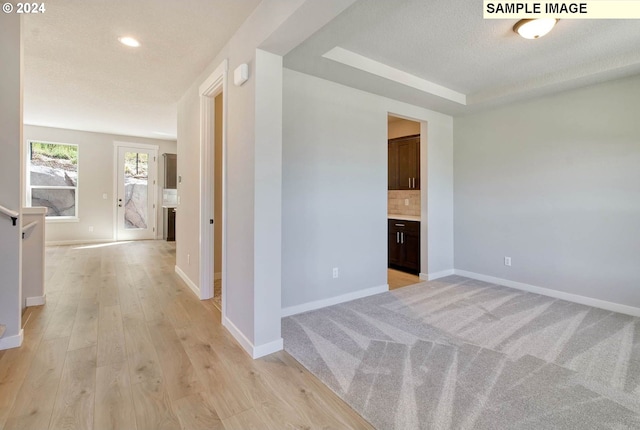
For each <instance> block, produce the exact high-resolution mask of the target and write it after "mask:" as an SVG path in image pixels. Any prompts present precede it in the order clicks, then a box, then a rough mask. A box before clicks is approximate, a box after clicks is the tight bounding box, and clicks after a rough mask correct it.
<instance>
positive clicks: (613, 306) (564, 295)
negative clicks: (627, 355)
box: [454, 269, 640, 317]
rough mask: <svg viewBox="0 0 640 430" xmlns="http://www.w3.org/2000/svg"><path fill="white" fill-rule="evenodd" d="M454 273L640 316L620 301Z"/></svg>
mask: <svg viewBox="0 0 640 430" xmlns="http://www.w3.org/2000/svg"><path fill="white" fill-rule="evenodd" d="M454 272H455V274H456V275H460V276H465V277H467V278H472V279H477V280H479V281H485V282H490V283H492V284H498V285H504V286H505V287H509V288H515V289H516V290H521V291H527V292H529V293H536V294H540V295H543V296H547V297H553V298H555V299H562V300H566V301H568V302H573V303H579V304H581V305H587V306H593V307H594V308H600V309H605V310H607V311H611V312H618V313H621V314H626V315H631V316H634V317H640V308H636V307H633V306H627V305H623V304H620V303H613V302H608V301H606V300H600V299H594V298H593V297H586V296H580V295H578V294H572V293H565V292H564V291H558V290H552V289H550V288H544V287H537V286H535V285H529V284H525V283H523V282H516V281H510V280H508V279H502V278H496V277H493V276H488V275H482V274H480V273H474V272H467V271H466V270H458V269H455V270H454Z"/></svg>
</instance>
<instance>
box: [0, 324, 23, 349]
mask: <svg viewBox="0 0 640 430" xmlns="http://www.w3.org/2000/svg"><path fill="white" fill-rule="evenodd" d="M23 340H24V330H22V329H20V333H18V334H16V335H13V336H9V337H3V338H2V339H0V351H2V350H5V349H11V348H18V347H19V346H21V345H22V341H23Z"/></svg>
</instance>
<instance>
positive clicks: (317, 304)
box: [282, 284, 389, 318]
mask: <svg viewBox="0 0 640 430" xmlns="http://www.w3.org/2000/svg"><path fill="white" fill-rule="evenodd" d="M387 291H389V284H384V285H380V286H377V287H371V288H366V289H364V290H359V291H354V292H353V293H347V294H343V295H341V296H336V297H330V298H328V299H322V300H316V301H313V302H307V303H303V304H301V305H295V306H289V307H287V308H283V309H282V317H283V318H284V317H288V316H291V315H296V314H301V313H303V312H308V311H313V310H316V309H320V308H325V307H327V306H333V305H337V304H338V303H344V302H350V301H351V300H356V299H361V298H363V297H368V296H373V295H374V294H380V293H386V292H387Z"/></svg>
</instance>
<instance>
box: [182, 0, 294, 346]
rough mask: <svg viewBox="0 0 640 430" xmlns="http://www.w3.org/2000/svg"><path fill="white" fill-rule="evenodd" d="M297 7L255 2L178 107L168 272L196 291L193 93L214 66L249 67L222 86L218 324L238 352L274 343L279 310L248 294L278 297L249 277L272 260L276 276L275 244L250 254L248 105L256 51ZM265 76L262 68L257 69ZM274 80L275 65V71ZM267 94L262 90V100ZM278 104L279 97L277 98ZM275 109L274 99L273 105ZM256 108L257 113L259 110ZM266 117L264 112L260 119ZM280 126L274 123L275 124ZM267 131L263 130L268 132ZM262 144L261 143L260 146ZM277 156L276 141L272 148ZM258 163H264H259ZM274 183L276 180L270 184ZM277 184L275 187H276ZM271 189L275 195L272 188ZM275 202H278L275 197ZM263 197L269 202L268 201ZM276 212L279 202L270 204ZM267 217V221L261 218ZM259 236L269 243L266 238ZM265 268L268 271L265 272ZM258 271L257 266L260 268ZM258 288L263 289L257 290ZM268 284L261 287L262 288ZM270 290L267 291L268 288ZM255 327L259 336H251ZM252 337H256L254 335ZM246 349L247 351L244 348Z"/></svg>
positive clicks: (251, 120) (253, 214) (252, 111)
mask: <svg viewBox="0 0 640 430" xmlns="http://www.w3.org/2000/svg"><path fill="white" fill-rule="evenodd" d="M302 3H304V1H302V0H296V1H282V0H280V1H276V0H269V1H263V2H262V3H261V4H260V5H258V7H257V8H256V10H255V11H254V12H253V14H252V15H251V16H250V17H249V18H248V19H247V21H246V22H245V23H244V24H243V25H242V26H241V28H240V29H239V30H238V32H236V34H235V35H234V36H233V37H232V38H231V39H230V41H229V42H228V43H227V45H226V46H225V47H224V48H223V49H222V51H221V52H220V53H218V55H217V56H216V58H215V59H214V60H213V61H212V62H211V64H210V65H209V66H208V67H207V68H206V69H205V70H204V71H203V72H202V74H201V75H200V77H198V79H196V80H195V81H194V83H193V85H192V86H191V87H190V88H189V90H188V91H187V92H186V93H185V95H184V96H183V97H182V98H181V99H180V101H179V103H178V174H179V175H181V176H182V183H181V184H178V194H179V196H180V206H179V209H178V215H177V219H176V235H177V237H178V238H179V240H178V241H177V248H176V266H177V267H178V268H179V269H180V270H181V271H182V272H184V273H185V274H186V276H187V277H188V278H189V280H191V282H193V283H194V284H195V285H198V284H199V274H200V262H199V258H200V257H199V246H200V226H199V223H198V215H197V214H198V213H200V194H199V193H200V191H199V182H200V171H199V169H198V168H196V167H195V166H200V98H199V93H198V87H199V86H200V85H201V84H202V83H203V82H204V80H205V79H206V78H207V77H208V76H209V75H210V74H211V73H212V72H213V71H214V70H215V68H216V67H218V66H219V65H220V64H221V63H222V62H223V60H224V59H227V60H228V61H229V71H230V73H233V70H234V69H235V68H236V67H238V66H239V65H240V64H242V63H247V64H248V65H249V80H248V81H247V82H246V83H245V84H244V85H242V86H241V87H236V86H234V85H229V86H228V91H227V93H226V94H224V96H225V97H226V98H227V104H228V115H227V118H226V135H227V150H226V184H227V196H228V198H227V201H226V212H227V217H226V220H227V223H226V230H227V238H228V241H227V260H226V267H225V272H224V276H225V278H226V283H227V286H228V287H227V289H226V291H225V295H226V297H225V300H226V311H227V312H226V319H227V321H223V323H224V324H225V325H226V326H227V327H229V328H230V329H231V330H232V333H234V335H235V336H236V338H240V340H243V339H246V342H245V343H244V344H243V346H244V347H245V348H248V349H251V348H252V347H253V346H255V347H259V346H261V345H265V344H269V343H270V342H278V341H279V340H281V338H280V320H279V306H271V307H269V306H268V305H269V303H258V305H256V303H257V300H258V297H260V296H261V294H256V288H260V289H264V290H265V291H264V292H263V293H262V294H263V295H267V296H268V295H269V294H270V295H271V296H270V297H271V298H273V297H274V296H275V297H278V296H279V279H271V280H270V281H264V280H262V279H261V278H257V277H256V276H260V274H258V275H256V273H255V270H256V261H260V262H261V264H269V261H271V260H272V259H276V261H277V265H276V266H277V271H278V272H279V269H280V264H279V263H280V248H279V243H277V242H276V243H270V244H269V243H266V242H265V241H262V242H261V243H262V244H264V246H263V247H261V248H258V249H256V248H255V243H256V236H257V235H259V234H262V233H261V232H258V233H257V232H256V223H258V222H259V221H258V220H259V219H261V217H262V213H260V212H259V211H260V210H262V209H265V210H266V211H267V212H269V210H270V209H269V208H268V207H265V206H264V204H263V203H260V206H258V207H256V191H255V187H256V182H255V180H256V169H257V167H256V158H255V153H256V151H257V149H256V145H257V142H260V141H261V140H260V139H261V136H259V135H257V133H260V131H256V113H257V112H258V113H259V114H261V115H262V114H264V112H262V111H258V109H259V107H258V104H259V102H257V101H256V93H257V92H258V89H257V88H256V73H260V72H257V70H256V67H257V64H256V63H257V62H256V48H258V47H259V45H260V44H261V43H263V42H264V41H265V40H266V39H267V38H268V37H269V36H270V35H271V34H272V33H273V32H274V31H275V30H276V29H277V28H279V27H280V26H281V24H282V23H283V22H285V21H286V20H287V19H288V18H289V17H290V15H291V14H293V13H294V12H295V11H296V9H297V8H298V7H299V6H300V5H301V4H302ZM263 66H264V67H265V73H269V72H268V71H267V70H266V69H270V67H271V66H270V65H269V64H267V63H263ZM275 67H276V68H277V65H276V66H275ZM280 73H281V66H280ZM271 96H272V94H270V93H269V90H268V89H265V97H267V100H268V98H269V97H271ZM279 98H281V92H280V93H279ZM276 102H277V100H276ZM260 109H262V107H260ZM267 112H268V111H267ZM267 115H268V113H267ZM275 123H276V124H280V123H281V119H280V118H275ZM269 132H270V131H267V133H269ZM263 142H264V141H263ZM271 143H272V144H273V145H275V150H276V152H279V149H278V147H279V145H281V142H273V141H271ZM264 144H265V146H264V149H263V150H267V151H268V150H269V141H267V142H264ZM264 161H265V162H266V161H268V160H264ZM276 180H277V178H276ZM277 183H278V184H279V180H277ZM278 188H280V187H279V186H278ZM275 197H278V196H275ZM266 198H269V197H268V196H267V197H266ZM277 206H279V202H278V203H277ZM268 218H269V216H267V219H268ZM267 236H269V234H268V232H267ZM272 266H273V265H272ZM263 267H264V266H263ZM262 282H267V284H264V283H262ZM269 282H270V283H271V285H268V283H269ZM270 287H271V288H273V289H274V290H273V291H270V292H269V288H270ZM262 305H264V306H266V307H269V309H267V310H265V311H264V312H261V314H260V315H259V317H260V318H262V319H260V320H256V319H255V318H254V314H255V313H256V306H262ZM258 327H259V328H260V331H258ZM256 334H258V336H256ZM246 343H250V344H251V345H247V344H246Z"/></svg>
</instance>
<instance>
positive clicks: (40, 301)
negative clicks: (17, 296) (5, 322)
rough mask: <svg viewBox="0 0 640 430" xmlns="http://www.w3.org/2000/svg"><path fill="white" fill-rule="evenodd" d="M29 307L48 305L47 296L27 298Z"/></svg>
mask: <svg viewBox="0 0 640 430" xmlns="http://www.w3.org/2000/svg"><path fill="white" fill-rule="evenodd" d="M25 302H26V305H27V307H30V306H42V305H44V304H45V303H47V295H46V294H45V295H44V296H35V297H27V298H26V299H25Z"/></svg>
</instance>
